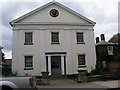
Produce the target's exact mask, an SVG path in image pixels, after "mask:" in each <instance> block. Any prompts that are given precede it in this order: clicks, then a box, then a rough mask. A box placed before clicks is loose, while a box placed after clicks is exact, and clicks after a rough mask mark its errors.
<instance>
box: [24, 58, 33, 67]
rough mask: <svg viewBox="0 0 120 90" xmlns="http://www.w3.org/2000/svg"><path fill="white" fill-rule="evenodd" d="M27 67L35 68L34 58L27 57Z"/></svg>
mask: <svg viewBox="0 0 120 90" xmlns="http://www.w3.org/2000/svg"><path fill="white" fill-rule="evenodd" d="M25 67H33V56H25Z"/></svg>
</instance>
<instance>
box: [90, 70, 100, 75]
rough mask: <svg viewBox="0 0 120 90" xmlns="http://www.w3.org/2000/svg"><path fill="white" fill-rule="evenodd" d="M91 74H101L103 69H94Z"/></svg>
mask: <svg viewBox="0 0 120 90" xmlns="http://www.w3.org/2000/svg"><path fill="white" fill-rule="evenodd" d="M90 74H91V75H100V74H101V70H99V69H93V70H92V71H91V72H90Z"/></svg>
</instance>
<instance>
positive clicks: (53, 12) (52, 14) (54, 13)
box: [50, 9, 59, 17]
mask: <svg viewBox="0 0 120 90" xmlns="http://www.w3.org/2000/svg"><path fill="white" fill-rule="evenodd" d="M58 15H59V11H58V10H56V9H52V10H50V16H52V17H57V16H58Z"/></svg>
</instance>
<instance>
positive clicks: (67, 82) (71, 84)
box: [37, 79, 108, 88]
mask: <svg viewBox="0 0 120 90" xmlns="http://www.w3.org/2000/svg"><path fill="white" fill-rule="evenodd" d="M37 88H108V87H107V86H104V85H101V84H99V83H97V82H86V83H77V81H75V80H72V79H59V80H50V85H48V86H44V85H40V86H37Z"/></svg>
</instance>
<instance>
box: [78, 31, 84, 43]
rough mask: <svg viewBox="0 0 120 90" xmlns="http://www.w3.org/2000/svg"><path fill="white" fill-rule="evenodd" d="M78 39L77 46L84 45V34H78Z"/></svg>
mask: <svg viewBox="0 0 120 90" xmlns="http://www.w3.org/2000/svg"><path fill="white" fill-rule="evenodd" d="M76 38H77V44H81V43H84V36H83V32H77V33H76Z"/></svg>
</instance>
